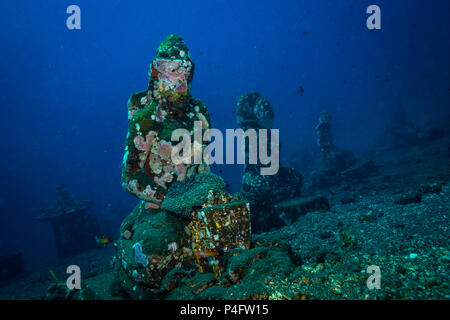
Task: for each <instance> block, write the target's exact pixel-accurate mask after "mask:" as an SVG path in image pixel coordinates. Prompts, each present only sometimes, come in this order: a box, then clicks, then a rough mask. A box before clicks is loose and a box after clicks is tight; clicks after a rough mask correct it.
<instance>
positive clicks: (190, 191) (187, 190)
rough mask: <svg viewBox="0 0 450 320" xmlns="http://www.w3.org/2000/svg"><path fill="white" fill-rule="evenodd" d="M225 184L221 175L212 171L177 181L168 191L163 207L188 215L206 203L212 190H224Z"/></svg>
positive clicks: (180, 214)
mask: <svg viewBox="0 0 450 320" xmlns="http://www.w3.org/2000/svg"><path fill="white" fill-rule="evenodd" d="M225 186H226V185H225V182H224V181H223V179H222V178H221V177H219V176H217V175H215V174H213V173H210V172H205V173H202V174H197V175H195V176H194V177H192V178H191V179H187V180H185V181H179V182H175V183H174V184H173V185H171V186H170V188H169V190H168V191H167V194H166V196H165V198H164V201H163V203H162V209H164V210H167V211H170V212H173V213H175V214H177V215H179V216H183V217H187V216H189V215H190V214H191V212H192V209H193V208H196V207H201V206H202V205H203V204H204V203H205V201H206V198H207V196H208V192H209V191H210V190H212V191H213V192H215V191H219V190H223V189H224V188H225Z"/></svg>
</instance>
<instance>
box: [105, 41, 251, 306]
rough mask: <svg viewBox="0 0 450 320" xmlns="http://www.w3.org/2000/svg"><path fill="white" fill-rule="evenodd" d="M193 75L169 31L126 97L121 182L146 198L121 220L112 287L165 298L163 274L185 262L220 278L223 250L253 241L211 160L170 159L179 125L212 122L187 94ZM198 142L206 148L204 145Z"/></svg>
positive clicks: (242, 208) (239, 205)
mask: <svg viewBox="0 0 450 320" xmlns="http://www.w3.org/2000/svg"><path fill="white" fill-rule="evenodd" d="M193 74H194V63H193V61H192V60H191V57H190V53H189V49H188V47H187V46H186V44H185V43H184V41H183V40H182V38H181V37H179V36H177V35H169V36H168V37H167V38H166V39H165V40H164V41H163V42H162V43H161V44H160V45H159V47H158V49H157V52H156V57H155V58H154V59H153V61H152V63H151V66H150V71H149V76H150V82H149V85H148V88H147V90H145V91H142V92H138V93H134V94H132V95H131V98H130V100H129V102H128V134H127V138H126V143H125V154H124V159H123V166H122V184H123V187H124V189H125V190H126V191H128V192H129V193H131V194H132V195H134V196H136V197H137V198H139V199H140V200H141V202H140V204H139V205H138V206H137V207H136V208H135V209H134V210H133V212H132V213H131V214H130V215H129V216H128V217H127V218H125V220H124V221H123V223H122V225H121V227H120V235H121V236H120V239H119V240H117V241H116V249H117V255H116V256H115V258H114V269H115V278H116V282H115V283H114V285H113V286H112V288H111V289H112V292H113V294H116V295H120V296H122V297H127V298H133V299H146V298H157V297H161V296H163V295H165V294H167V293H168V292H169V291H170V290H173V289H174V288H175V287H174V286H173V285H169V286H165V285H163V283H165V281H164V279H165V278H166V277H167V276H169V274H170V275H173V273H174V272H176V270H181V269H182V270H198V271H200V272H212V273H213V274H214V275H215V276H216V277H220V276H221V274H222V273H223V272H224V270H225V266H224V262H223V259H222V258H223V255H224V254H225V253H226V252H228V251H230V250H233V249H235V248H241V249H248V248H249V246H250V240H251V232H250V211H249V205H248V203H247V201H246V200H244V199H243V198H242V196H241V195H240V194H236V195H231V194H228V193H226V192H225V191H224V188H225V183H224V182H223V180H222V178H220V177H218V176H216V175H214V174H212V173H210V172H209V166H208V164H207V163H205V162H202V163H200V164H194V161H192V160H193V159H192V158H191V159H186V160H191V161H183V162H182V163H175V162H174V161H173V157H172V153H173V152H172V151H173V150H174V148H175V145H173V144H172V141H171V138H172V133H173V132H174V131H175V130H177V129H186V130H187V132H189V133H190V135H191V136H194V134H195V126H194V122H196V121H200V122H201V123H202V128H203V129H207V128H209V127H210V118H209V115H208V110H207V108H206V106H205V105H204V104H203V102H201V100H199V99H196V98H194V97H192V96H191V95H190V88H191V82H192V78H193ZM191 141H194V139H191ZM177 143H178V142H177ZM195 143H196V142H194V144H195ZM190 147H191V146H189V148H190ZM199 147H200V150H201V151H203V149H204V148H205V147H206V145H205V144H203V145H202V146H199ZM194 148H195V146H194ZM194 148H193V149H194ZM194 153H195V151H194V152H192V154H191V157H194V156H195V154H194ZM166 282H167V281H166Z"/></svg>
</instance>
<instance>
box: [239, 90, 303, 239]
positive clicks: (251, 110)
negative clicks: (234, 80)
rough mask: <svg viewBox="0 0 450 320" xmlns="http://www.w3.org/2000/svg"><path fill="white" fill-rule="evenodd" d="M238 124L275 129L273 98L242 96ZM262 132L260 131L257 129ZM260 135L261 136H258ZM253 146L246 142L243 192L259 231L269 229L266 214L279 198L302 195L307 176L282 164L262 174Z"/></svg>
mask: <svg viewBox="0 0 450 320" xmlns="http://www.w3.org/2000/svg"><path fill="white" fill-rule="evenodd" d="M236 117H237V123H238V126H239V127H240V128H241V129H243V130H248V129H255V130H258V129H267V130H269V129H272V123H273V118H274V110H273V108H272V105H271V104H270V102H269V101H268V100H267V99H265V98H264V97H263V96H262V95H261V94H259V93H257V92H252V93H246V94H243V95H242V96H240V97H239V99H238V102H237V107H236ZM257 132H258V131H257ZM258 139H259V137H258ZM248 152H249V146H248V142H246V144H245V153H246V156H245V159H246V162H245V163H246V164H245V165H244V174H243V177H242V194H243V195H244V196H245V198H246V199H248V200H249V201H250V205H251V209H252V214H253V215H252V227H253V230H254V231H255V232H259V231H263V230H265V227H268V226H269V225H270V224H267V223H266V222H267V221H266V219H265V218H266V217H268V212H270V211H271V206H273V205H274V204H275V203H276V202H278V201H281V200H284V199H288V198H292V197H295V196H298V195H299V194H300V193H301V188H302V185H303V177H302V175H301V173H300V172H298V171H297V170H295V169H293V168H285V167H280V168H279V170H278V172H277V173H276V174H274V175H261V174H260V172H261V171H260V168H261V166H262V165H261V164H260V163H258V164H249V161H248V158H249V156H248Z"/></svg>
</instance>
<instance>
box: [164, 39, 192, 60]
mask: <svg viewBox="0 0 450 320" xmlns="http://www.w3.org/2000/svg"><path fill="white" fill-rule="evenodd" d="M181 51H183V52H184V53H185V55H187V54H188V53H189V48H188V47H187V45H186V43H185V42H184V41H183V38H181V37H180V36H179V35H177V34H170V35H168V36H167V37H166V38H165V39H164V40H163V42H161V44H160V45H159V47H158V49H157V50H156V58H163V59H183V58H184V57H185V56H184V55H183V54H180V52H181ZM182 55H183V56H182Z"/></svg>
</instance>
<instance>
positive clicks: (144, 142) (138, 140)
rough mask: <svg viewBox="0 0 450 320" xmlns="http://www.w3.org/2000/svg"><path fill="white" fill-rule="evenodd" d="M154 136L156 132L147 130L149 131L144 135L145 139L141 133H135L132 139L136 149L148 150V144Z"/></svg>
mask: <svg viewBox="0 0 450 320" xmlns="http://www.w3.org/2000/svg"><path fill="white" fill-rule="evenodd" d="M156 136H157V133H156V132H155V131H149V133H147V135H146V136H145V139H144V137H142V136H141V135H137V136H136V137H134V139H133V142H134V145H135V147H136V149H138V150H139V151H149V150H150V146H151V145H152V144H153V142H154V141H155V138H156Z"/></svg>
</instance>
